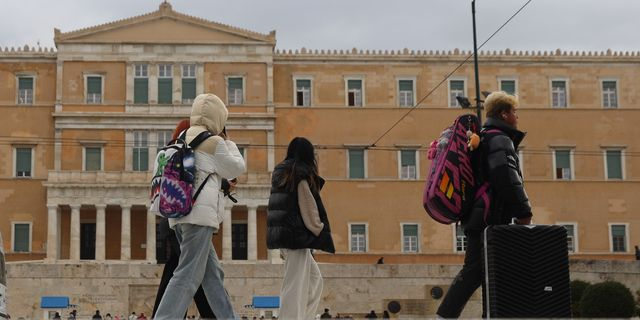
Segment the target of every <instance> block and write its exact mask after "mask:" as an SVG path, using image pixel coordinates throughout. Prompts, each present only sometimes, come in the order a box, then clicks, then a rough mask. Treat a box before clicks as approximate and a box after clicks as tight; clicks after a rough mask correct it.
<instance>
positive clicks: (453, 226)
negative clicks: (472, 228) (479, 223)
mask: <svg viewBox="0 0 640 320" xmlns="http://www.w3.org/2000/svg"><path fill="white" fill-rule="evenodd" d="M457 226H458V224H456V223H453V224H451V230H452V231H451V233H452V234H453V253H454V254H465V253H466V252H467V250H466V249H465V250H464V251H458V250H456V249H457V247H458V236H457V234H456V231H457V230H456V228H457ZM462 234H463V235H464V236H465V237H466V236H467V235H466V234H464V229H463V230H462ZM468 246H469V245H468V242H467V247H468Z"/></svg>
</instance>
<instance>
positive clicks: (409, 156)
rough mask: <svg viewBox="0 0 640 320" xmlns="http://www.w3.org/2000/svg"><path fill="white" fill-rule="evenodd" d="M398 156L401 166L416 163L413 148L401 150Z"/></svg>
mask: <svg viewBox="0 0 640 320" xmlns="http://www.w3.org/2000/svg"><path fill="white" fill-rule="evenodd" d="M400 158H401V159H400V162H401V165H402V166H403V167H404V166H415V165H416V152H415V151H414V150H401V151H400Z"/></svg>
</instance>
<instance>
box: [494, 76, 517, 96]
mask: <svg viewBox="0 0 640 320" xmlns="http://www.w3.org/2000/svg"><path fill="white" fill-rule="evenodd" d="M497 80H498V90H500V91H504V90H502V81H513V82H514V86H513V89H514V90H515V92H514V93H513V95H515V96H518V93H519V91H518V89H519V88H518V77H516V76H499V77H498V78H497ZM505 92H506V91H505ZM507 93H508V92H507Z"/></svg>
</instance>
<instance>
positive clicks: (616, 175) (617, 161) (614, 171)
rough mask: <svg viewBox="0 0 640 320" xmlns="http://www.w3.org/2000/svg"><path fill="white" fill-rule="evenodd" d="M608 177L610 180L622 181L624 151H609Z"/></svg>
mask: <svg viewBox="0 0 640 320" xmlns="http://www.w3.org/2000/svg"><path fill="white" fill-rule="evenodd" d="M607 176H608V177H609V179H622V151H620V150H607Z"/></svg>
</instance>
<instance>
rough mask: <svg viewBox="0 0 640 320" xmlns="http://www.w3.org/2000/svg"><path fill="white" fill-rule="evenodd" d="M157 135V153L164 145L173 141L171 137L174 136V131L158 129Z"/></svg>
mask: <svg viewBox="0 0 640 320" xmlns="http://www.w3.org/2000/svg"><path fill="white" fill-rule="evenodd" d="M156 133H157V136H156V138H157V139H156V153H158V152H160V149H162V147H164V146H166V145H167V144H169V142H171V137H172V136H173V132H172V131H171V130H160V131H157V132H156Z"/></svg>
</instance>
